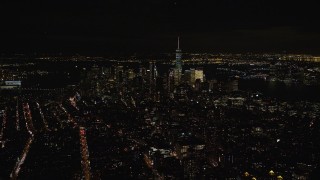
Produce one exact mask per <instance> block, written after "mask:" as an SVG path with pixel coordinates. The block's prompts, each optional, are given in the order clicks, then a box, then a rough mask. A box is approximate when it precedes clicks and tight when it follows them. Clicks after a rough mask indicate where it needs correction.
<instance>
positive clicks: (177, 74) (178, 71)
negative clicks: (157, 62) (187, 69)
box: [174, 37, 182, 85]
mask: <svg viewBox="0 0 320 180" xmlns="http://www.w3.org/2000/svg"><path fill="white" fill-rule="evenodd" d="M181 57H182V51H181V49H180V39H179V37H178V48H177V50H176V61H175V69H174V84H175V85H179V84H180V82H181V74H182V60H181Z"/></svg>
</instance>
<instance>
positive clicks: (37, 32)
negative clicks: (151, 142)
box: [0, 0, 320, 55]
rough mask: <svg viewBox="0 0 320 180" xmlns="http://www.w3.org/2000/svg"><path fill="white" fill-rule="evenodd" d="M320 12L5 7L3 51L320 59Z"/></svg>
mask: <svg viewBox="0 0 320 180" xmlns="http://www.w3.org/2000/svg"><path fill="white" fill-rule="evenodd" d="M318 17H319V13H318V7H317V6H316V4H315V3H312V2H308V1H307V0H305V1H300V2H294V1H291V2H290V1H282V0H269V1H267V0H212V1H204V0H176V1H169V0H100V1H93V0H88V1H80V0H78V1H74V0H63V1H62V0H52V1H50V2H49V1H47V2H35V1H33V2H29V1H25V2H17V1H13V0H2V1H1V2H0V22H1V26H0V38H1V39H0V44H1V45H0V53H33V52H41V53H60V52H61V53H65V54H68V53H69V54H83V55H108V54H121V53H123V54H125V53H128V54H130V53H135V52H137V53H147V54H148V53H149V54H150V53H163V52H173V51H174V49H175V48H176V37H177V36H178V35H179V36H181V44H182V45H181V46H182V49H183V51H184V52H231V53H235V52H284V51H286V52H288V53H310V54H320V43H319V42H320V27H319V25H318V24H319V19H318Z"/></svg>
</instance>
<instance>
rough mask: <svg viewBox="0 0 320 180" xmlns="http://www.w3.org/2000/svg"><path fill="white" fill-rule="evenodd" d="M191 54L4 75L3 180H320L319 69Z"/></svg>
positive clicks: (21, 68) (88, 61)
mask: <svg viewBox="0 0 320 180" xmlns="http://www.w3.org/2000/svg"><path fill="white" fill-rule="evenodd" d="M183 55H184V57H183V58H182V50H181V49H180V45H179V39H178V48H177V50H176V54H175V59H174V60H173V61H172V60H171V59H168V60H147V61H142V60H138V59H137V58H135V57H132V59H131V60H130V61H123V60H119V61H117V60H106V59H101V58H86V57H81V58H80V57H79V60H78V58H71V61H66V60H62V61H60V60H59V59H64V58H62V57H59V58H57V57H54V58H50V57H48V58H37V59H36V60H35V61H34V62H32V63H26V64H23V63H21V64H20V65H18V64H12V63H7V64H6V65H2V66H1V67H0V77H1V83H2V84H1V86H0V88H1V92H0V93H1V96H0V98H1V101H0V169H1V170H0V178H10V177H11V178H12V177H15V178H16V177H18V178H29V179H30V178H31V179H39V178H46V177H51V178H56V179H58V178H60V179H66V178H67V179H73V178H75V179H81V178H83V179H91V178H93V179H112V178H135V179H137V178H138V179H139V178H140V179H230V180H231V179H252V180H253V179H278V180H281V179H312V178H315V177H318V176H317V175H318V173H319V160H320V144H319V143H318V142H319V141H320V139H319V137H320V122H319V116H320V102H319V101H320V99H319V98H317V97H316V95H317V93H318V90H319V84H320V82H319V79H320V71H319V64H318V63H317V62H315V61H313V60H312V61H311V60H306V61H305V60H302V61H295V60H290V59H286V61H284V60H283V59H281V58H279V56H277V55H264V54H262V55H252V54H250V55H222V54H220V55H208V54H183ZM290 57H291V56H290ZM299 57H300V56H299ZM303 57H305V56H303ZM306 57H307V56H306ZM308 57H309V56H308ZM309 59H310V58H309ZM44 62H45V63H44ZM50 63H52V66H54V65H55V64H58V66H59V67H60V66H61V65H62V64H63V65H64V67H62V66H61V68H53V67H51V66H50V67H49V66H48V65H46V66H44V64H50ZM30 66H32V67H34V68H33V69H34V70H30ZM56 66H57V65H56ZM19 77H23V78H19ZM53 79H58V80H59V81H58V82H53V81H52V80H53ZM296 95H300V96H299V97H297V96H296Z"/></svg>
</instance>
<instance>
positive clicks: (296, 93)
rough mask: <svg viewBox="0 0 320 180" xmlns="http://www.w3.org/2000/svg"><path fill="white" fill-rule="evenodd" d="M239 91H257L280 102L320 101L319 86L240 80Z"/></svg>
mask: <svg viewBox="0 0 320 180" xmlns="http://www.w3.org/2000/svg"><path fill="white" fill-rule="evenodd" d="M239 90H242V91H253V92H254V91H259V92H261V93H263V94H264V95H266V96H270V97H274V98H278V99H282V100H289V101H290V100H292V101H296V100H308V101H320V86H319V85H318V86H316V85H312V86H311V85H310V86H309V85H302V84H293V83H292V84H285V83H283V82H278V81H263V80H240V81H239Z"/></svg>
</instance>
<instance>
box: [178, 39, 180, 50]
mask: <svg viewBox="0 0 320 180" xmlns="http://www.w3.org/2000/svg"><path fill="white" fill-rule="evenodd" d="M178 49H180V37H179V36H178Z"/></svg>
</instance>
